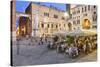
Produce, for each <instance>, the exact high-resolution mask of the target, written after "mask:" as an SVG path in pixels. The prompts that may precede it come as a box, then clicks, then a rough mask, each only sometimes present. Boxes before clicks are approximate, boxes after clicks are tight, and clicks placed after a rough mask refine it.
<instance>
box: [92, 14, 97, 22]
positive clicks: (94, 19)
mask: <svg viewBox="0 0 100 67" xmlns="http://www.w3.org/2000/svg"><path fill="white" fill-rule="evenodd" d="M93 21H97V14H96V12H94V13H93Z"/></svg>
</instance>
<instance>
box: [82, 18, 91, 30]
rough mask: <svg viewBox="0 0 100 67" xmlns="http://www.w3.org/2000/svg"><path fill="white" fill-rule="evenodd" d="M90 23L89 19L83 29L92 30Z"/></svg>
mask: <svg viewBox="0 0 100 67" xmlns="http://www.w3.org/2000/svg"><path fill="white" fill-rule="evenodd" d="M90 25H91V24H90V21H89V20H88V19H86V20H84V23H83V28H85V29H89V28H90Z"/></svg>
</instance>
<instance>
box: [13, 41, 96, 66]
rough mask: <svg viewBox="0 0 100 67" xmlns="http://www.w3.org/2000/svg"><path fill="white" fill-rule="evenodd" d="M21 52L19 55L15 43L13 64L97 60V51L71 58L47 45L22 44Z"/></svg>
mask: <svg viewBox="0 0 100 67" xmlns="http://www.w3.org/2000/svg"><path fill="white" fill-rule="evenodd" d="M24 44H25V43H24ZM19 52H20V53H19V55H17V45H13V54H12V59H13V65H15V66H21V65H42V64H58V63H72V62H86V61H96V60H97V56H96V55H97V51H94V52H93V53H91V54H88V55H86V56H84V55H82V56H79V57H78V58H75V59H71V58H69V57H68V56H67V55H65V54H62V53H57V52H56V50H49V49H47V47H46V45H34V46H33V45H20V46H19Z"/></svg>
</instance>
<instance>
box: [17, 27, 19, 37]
mask: <svg viewBox="0 0 100 67" xmlns="http://www.w3.org/2000/svg"><path fill="white" fill-rule="evenodd" d="M16 34H17V36H18V35H19V27H17V31H16Z"/></svg>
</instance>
